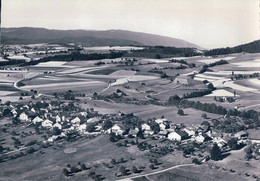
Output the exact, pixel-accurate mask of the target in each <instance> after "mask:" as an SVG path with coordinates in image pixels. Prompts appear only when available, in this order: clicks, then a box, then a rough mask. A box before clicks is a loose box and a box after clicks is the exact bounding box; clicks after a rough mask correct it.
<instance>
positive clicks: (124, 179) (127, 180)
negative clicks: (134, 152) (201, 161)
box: [118, 163, 195, 181]
mask: <svg viewBox="0 0 260 181" xmlns="http://www.w3.org/2000/svg"><path fill="white" fill-rule="evenodd" d="M194 165H195V164H192V163H189V164H182V165H175V166H173V167H170V168H166V169H164V170H159V171H156V172H152V173H147V174H142V175H136V176H132V177H128V178H123V179H119V180H118V181H131V180H132V179H134V178H138V177H146V176H149V175H155V174H159V173H163V172H166V171H169V170H172V169H175V168H180V167H185V166H194Z"/></svg>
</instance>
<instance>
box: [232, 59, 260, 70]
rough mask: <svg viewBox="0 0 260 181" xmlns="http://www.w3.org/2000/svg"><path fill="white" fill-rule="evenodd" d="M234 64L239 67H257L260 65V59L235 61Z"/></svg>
mask: <svg viewBox="0 0 260 181" xmlns="http://www.w3.org/2000/svg"><path fill="white" fill-rule="evenodd" d="M233 64H234V65H237V66H238V67H247V68H256V67H260V59H256V60H253V61H246V62H239V63H233Z"/></svg>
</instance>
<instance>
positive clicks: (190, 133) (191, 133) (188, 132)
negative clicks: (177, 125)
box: [183, 128, 195, 136]
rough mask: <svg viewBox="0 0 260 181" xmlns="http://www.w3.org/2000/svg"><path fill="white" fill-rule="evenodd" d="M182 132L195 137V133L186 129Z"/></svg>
mask: <svg viewBox="0 0 260 181" xmlns="http://www.w3.org/2000/svg"><path fill="white" fill-rule="evenodd" d="M183 131H185V132H186V133H187V134H188V135H189V136H193V135H195V131H193V130H190V129H188V128H184V129H183Z"/></svg>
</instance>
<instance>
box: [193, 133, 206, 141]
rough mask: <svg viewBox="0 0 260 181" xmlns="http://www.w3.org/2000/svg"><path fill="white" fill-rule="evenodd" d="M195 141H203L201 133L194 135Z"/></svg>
mask: <svg viewBox="0 0 260 181" xmlns="http://www.w3.org/2000/svg"><path fill="white" fill-rule="evenodd" d="M195 141H196V142H198V143H203V142H204V141H205V137H204V136H203V135H202V134H199V135H198V136H196V137H195Z"/></svg>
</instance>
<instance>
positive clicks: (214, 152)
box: [210, 143, 221, 161]
mask: <svg viewBox="0 0 260 181" xmlns="http://www.w3.org/2000/svg"><path fill="white" fill-rule="evenodd" d="M210 156H211V159H212V160H215V161H217V160H219V159H220V157H221V150H220V148H219V147H218V145H217V144H216V143H215V144H214V145H213V147H212V149H211V151H210Z"/></svg>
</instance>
